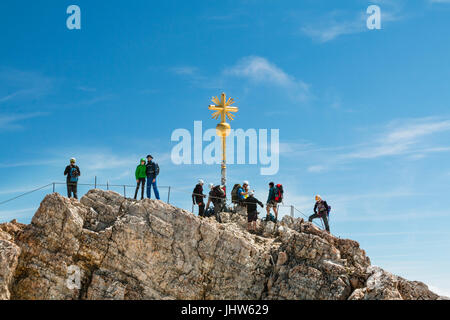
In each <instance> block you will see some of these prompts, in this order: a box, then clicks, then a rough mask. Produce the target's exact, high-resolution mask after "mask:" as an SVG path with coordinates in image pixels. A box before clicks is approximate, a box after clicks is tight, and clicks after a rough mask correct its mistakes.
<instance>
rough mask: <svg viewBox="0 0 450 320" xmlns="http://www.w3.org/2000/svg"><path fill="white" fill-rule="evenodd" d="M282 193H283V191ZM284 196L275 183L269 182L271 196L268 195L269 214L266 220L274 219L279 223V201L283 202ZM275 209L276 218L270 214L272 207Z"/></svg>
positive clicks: (267, 206)
mask: <svg viewBox="0 0 450 320" xmlns="http://www.w3.org/2000/svg"><path fill="white" fill-rule="evenodd" d="M280 186H281V185H280ZM281 194H282V193H281ZM281 200H282V196H280V190H278V189H277V187H275V183H273V182H270V183H269V196H268V197H267V205H266V209H267V216H266V221H273V222H275V223H277V221H278V203H279V202H281ZM271 208H272V209H273V212H274V213H275V218H273V216H272V215H271V214H270V209H271Z"/></svg>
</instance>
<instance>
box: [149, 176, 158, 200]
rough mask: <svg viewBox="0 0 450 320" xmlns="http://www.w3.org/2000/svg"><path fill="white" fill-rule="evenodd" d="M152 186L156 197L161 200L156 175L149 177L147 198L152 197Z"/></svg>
mask: <svg viewBox="0 0 450 320" xmlns="http://www.w3.org/2000/svg"><path fill="white" fill-rule="evenodd" d="M153 179H155V182H153ZM152 186H153V191H154V192H155V197H156V199H158V200H159V191H158V187H157V186H156V178H155V177H147V198H149V199H151V198H152Z"/></svg>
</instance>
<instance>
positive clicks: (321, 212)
mask: <svg viewBox="0 0 450 320" xmlns="http://www.w3.org/2000/svg"><path fill="white" fill-rule="evenodd" d="M329 211H330V207H329V206H328V203H327V202H326V201H325V200H322V197H321V196H319V195H317V196H316V204H315V205H314V214H313V215H311V216H310V217H309V219H308V221H309V222H312V221H313V219H316V218H321V219H322V220H323V223H324V224H325V229H326V230H327V232H328V233H330V226H329V225H328V213H329Z"/></svg>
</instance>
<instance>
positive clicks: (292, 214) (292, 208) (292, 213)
mask: <svg viewBox="0 0 450 320" xmlns="http://www.w3.org/2000/svg"><path fill="white" fill-rule="evenodd" d="M291 217H292V218H294V206H291Z"/></svg>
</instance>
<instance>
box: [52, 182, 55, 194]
mask: <svg viewBox="0 0 450 320" xmlns="http://www.w3.org/2000/svg"><path fill="white" fill-rule="evenodd" d="M52 184H53V193H55V183H54V182H53V183H52Z"/></svg>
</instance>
